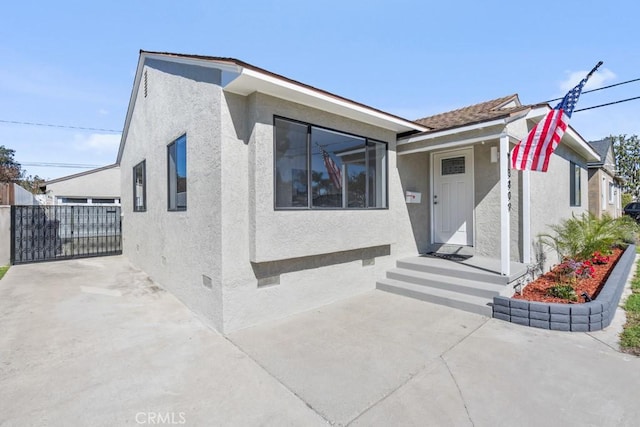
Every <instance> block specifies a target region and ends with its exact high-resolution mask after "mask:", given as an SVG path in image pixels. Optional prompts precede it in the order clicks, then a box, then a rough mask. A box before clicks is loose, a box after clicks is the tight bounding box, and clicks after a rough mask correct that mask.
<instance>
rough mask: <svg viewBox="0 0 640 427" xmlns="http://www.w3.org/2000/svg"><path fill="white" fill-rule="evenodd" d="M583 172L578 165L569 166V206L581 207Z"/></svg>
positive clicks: (571, 164)
mask: <svg viewBox="0 0 640 427" xmlns="http://www.w3.org/2000/svg"><path fill="white" fill-rule="evenodd" d="M581 179H582V170H581V169H580V166H578V165H577V164H575V163H573V162H570V164H569V187H570V188H569V204H570V205H571V206H580V205H581V202H582V201H581V199H580V194H581V190H582V185H581V182H580V181H581Z"/></svg>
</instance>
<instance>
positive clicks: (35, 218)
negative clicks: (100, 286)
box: [11, 205, 122, 264]
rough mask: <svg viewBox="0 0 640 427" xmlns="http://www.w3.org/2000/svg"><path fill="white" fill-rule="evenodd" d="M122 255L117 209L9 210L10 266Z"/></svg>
mask: <svg viewBox="0 0 640 427" xmlns="http://www.w3.org/2000/svg"><path fill="white" fill-rule="evenodd" d="M121 253H122V231H121V220H120V206H73V205H71V206H69V205H67V206H12V207H11V263H12V264H24V263H29V262H39V261H53V260H61V259H70V258H84V257H93V256H105V255H117V254H121Z"/></svg>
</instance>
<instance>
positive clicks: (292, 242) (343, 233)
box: [249, 94, 398, 262]
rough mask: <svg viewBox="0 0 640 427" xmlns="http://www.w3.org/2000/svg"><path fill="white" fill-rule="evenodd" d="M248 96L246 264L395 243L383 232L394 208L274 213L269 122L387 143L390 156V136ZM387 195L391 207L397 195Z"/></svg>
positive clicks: (393, 237)
mask: <svg viewBox="0 0 640 427" xmlns="http://www.w3.org/2000/svg"><path fill="white" fill-rule="evenodd" d="M253 97H254V98H255V99H253V100H252V102H250V104H249V106H250V109H251V112H250V115H253V116H254V117H255V120H256V121H255V124H254V125H253V131H252V135H251V142H250V143H251V144H252V146H253V147H252V149H253V150H254V152H253V158H252V159H251V161H252V167H253V170H254V179H253V180H252V182H250V188H249V192H250V194H249V197H250V198H252V199H253V200H254V201H255V202H254V203H255V207H254V210H253V212H252V221H253V222H254V225H253V226H252V231H253V236H252V238H251V240H252V248H251V260H252V261H254V262H267V261H275V260H279V259H288V258H296V257H301V256H308V255H318V254H324V253H331V252H337V251H342V250H349V249H359V248H365V247H371V246H378V245H384V244H394V243H396V238H397V236H396V235H394V233H393V230H392V229H391V227H388V224H389V223H391V222H392V221H393V219H394V218H395V217H394V216H393V213H394V208H391V209H376V210H373V209H369V210H362V209H360V210H353V209H352V210H347V209H345V210H320V209H315V210H311V211H309V210H303V211H294V210H290V211H286V210H277V211H276V210H274V198H273V187H274V183H273V179H274V173H273V134H274V131H273V118H274V115H277V116H283V117H286V118H290V119H295V120H300V121H304V122H310V123H311V124H314V125H318V126H323V127H327V128H330V129H335V130H339V131H342V132H348V133H352V134H355V135H360V136H365V137H369V138H372V139H376V140H379V141H384V142H387V143H389V148H390V150H389V151H390V152H391V151H392V150H394V149H395V147H394V143H395V134H393V133H392V132H389V131H385V130H384V129H380V128H376V127H373V126H370V125H366V124H363V123H358V122H354V121H352V120H348V119H345V118H343V117H340V116H336V115H332V114H329V113H325V112H321V111H317V110H311V109H309V108H306V107H303V106H301V105H296V104H292V103H286V102H282V101H280V100H277V99H276V98H272V97H269V96H266V95H263V94H254V95H253ZM388 157H391V156H388ZM391 169H395V163H391V159H390V158H389V170H391ZM396 178H397V174H396ZM389 183H390V184H395V185H397V180H396V182H395V183H394V181H393V179H390V180H389ZM390 193H391V194H390V195H389V199H390V200H389V206H396V203H397V202H398V200H397V197H398V192H397V191H394V192H390ZM394 198H396V199H395V200H392V199H394ZM372 230H374V231H373V232H372Z"/></svg>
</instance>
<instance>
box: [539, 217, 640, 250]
mask: <svg viewBox="0 0 640 427" xmlns="http://www.w3.org/2000/svg"><path fill="white" fill-rule="evenodd" d="M550 228H551V230H553V233H551V234H550V233H544V234H541V235H540V241H541V242H542V243H543V244H544V245H546V246H549V247H551V248H553V249H555V250H556V252H558V254H559V255H560V257H561V259H575V260H587V259H589V258H591V257H592V255H593V253H594V252H600V253H609V252H610V251H611V248H612V247H613V246H616V245H623V244H625V243H632V242H635V239H636V237H637V234H638V225H637V224H636V223H635V221H633V220H631V219H630V218H628V217H621V218H615V219H614V218H612V217H611V216H610V215H606V214H605V215H603V216H602V218H596V217H595V216H594V215H593V214H591V213H583V214H582V215H580V216H575V215H572V217H571V218H570V219H566V220H564V221H562V222H561V223H560V224H556V225H552V226H550Z"/></svg>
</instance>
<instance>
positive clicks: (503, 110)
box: [416, 93, 533, 131]
mask: <svg viewBox="0 0 640 427" xmlns="http://www.w3.org/2000/svg"><path fill="white" fill-rule="evenodd" d="M532 107H533V106H531V105H522V104H521V103H520V99H519V98H518V94H517V93H516V94H512V95H507V96H503V97H501V98H496V99H492V100H490V101H485V102H481V103H479V104H474V105H469V106H467V107H463V108H458V109H457V110H453V111H448V112H445V113H440V114H436V115H433V116H429V117H424V118H422V119H418V120H416V123H420V124H422V125H424V126H426V127H428V128H430V131H441V130H446V129H454V128H457V127H462V126H469V125H473V124H477V123H482V122H487V121H491V120H496V119H503V118H507V117H510V116H512V115H514V114H515V113H519V112H521V111H525V110H527V109H530V108H532Z"/></svg>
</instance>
